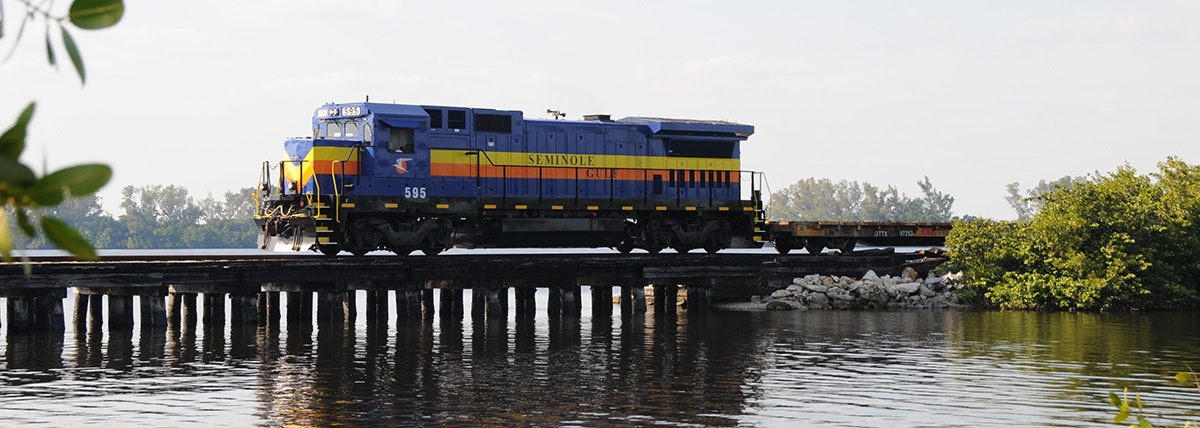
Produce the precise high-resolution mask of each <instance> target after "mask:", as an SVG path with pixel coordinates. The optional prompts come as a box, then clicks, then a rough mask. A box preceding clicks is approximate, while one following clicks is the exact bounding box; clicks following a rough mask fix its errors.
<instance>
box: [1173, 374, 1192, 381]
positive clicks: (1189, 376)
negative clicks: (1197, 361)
mask: <svg viewBox="0 0 1200 428" xmlns="http://www.w3.org/2000/svg"><path fill="white" fill-rule="evenodd" d="M1175 381H1176V382H1179V383H1191V382H1192V374H1191V373H1188V372H1179V373H1176V374H1175Z"/></svg>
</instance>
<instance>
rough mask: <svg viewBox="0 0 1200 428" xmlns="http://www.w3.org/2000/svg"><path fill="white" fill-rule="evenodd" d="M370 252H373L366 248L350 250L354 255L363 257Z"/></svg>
mask: <svg viewBox="0 0 1200 428" xmlns="http://www.w3.org/2000/svg"><path fill="white" fill-rule="evenodd" d="M369 252H371V250H364V249H357V250H350V254H353V255H354V257H362V256H365V255H367V253H369Z"/></svg>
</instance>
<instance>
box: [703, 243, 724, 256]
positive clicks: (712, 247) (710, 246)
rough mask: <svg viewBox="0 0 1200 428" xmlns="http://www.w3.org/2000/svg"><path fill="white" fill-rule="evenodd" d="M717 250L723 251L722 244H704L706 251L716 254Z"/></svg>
mask: <svg viewBox="0 0 1200 428" xmlns="http://www.w3.org/2000/svg"><path fill="white" fill-rule="evenodd" d="M717 251H721V244H715V243H714V244H708V245H705V246H704V252H706V253H709V254H716V253H717Z"/></svg>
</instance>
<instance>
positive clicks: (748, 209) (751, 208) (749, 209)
mask: <svg viewBox="0 0 1200 428" xmlns="http://www.w3.org/2000/svg"><path fill="white" fill-rule="evenodd" d="M742 211H754V207H742Z"/></svg>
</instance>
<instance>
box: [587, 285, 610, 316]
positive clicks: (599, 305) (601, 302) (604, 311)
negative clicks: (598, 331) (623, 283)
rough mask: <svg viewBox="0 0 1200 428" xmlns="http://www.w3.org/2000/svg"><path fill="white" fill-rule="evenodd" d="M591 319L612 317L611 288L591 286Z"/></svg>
mask: <svg viewBox="0 0 1200 428" xmlns="http://www.w3.org/2000/svg"><path fill="white" fill-rule="evenodd" d="M590 288H591V289H592V318H600V317H603V318H610V317H612V307H613V305H612V300H613V295H612V291H613V288H612V287H611V286H604V285H592V286H590Z"/></svg>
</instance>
